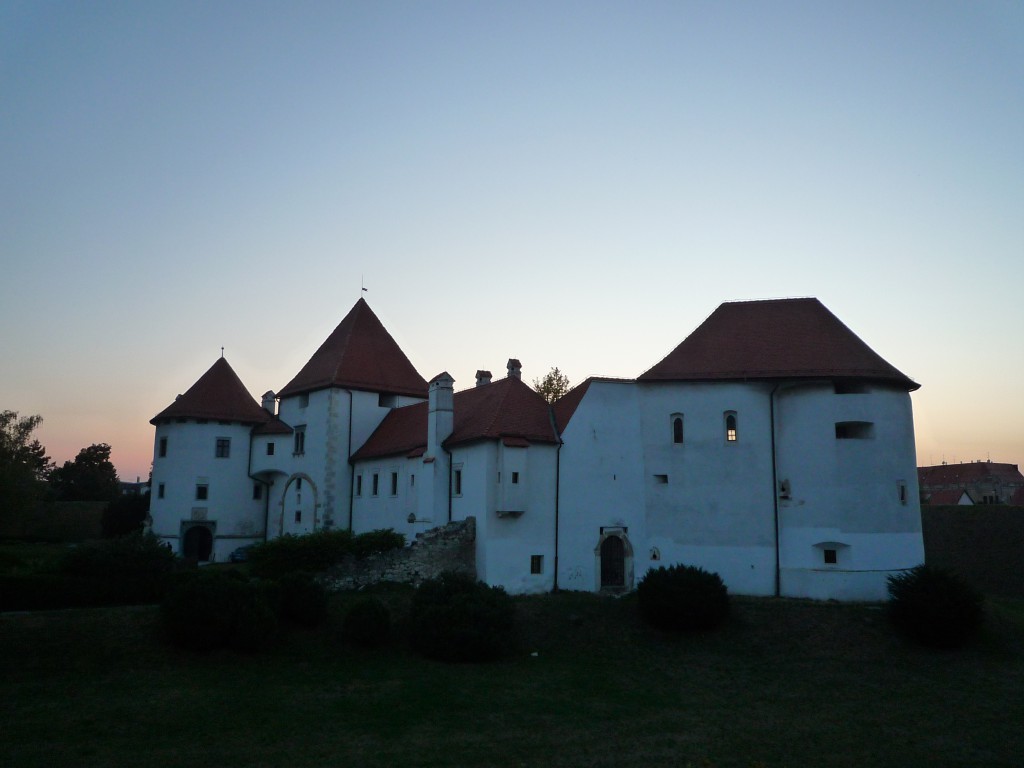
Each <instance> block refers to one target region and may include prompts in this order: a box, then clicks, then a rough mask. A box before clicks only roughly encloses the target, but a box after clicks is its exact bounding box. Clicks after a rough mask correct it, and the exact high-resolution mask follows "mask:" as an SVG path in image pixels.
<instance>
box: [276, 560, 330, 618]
mask: <svg viewBox="0 0 1024 768" xmlns="http://www.w3.org/2000/svg"><path fill="white" fill-rule="evenodd" d="M280 600H281V603H280V605H281V614H282V615H283V616H284V617H285V618H286V619H288V620H289V621H291V622H292V623H294V624H300V625H301V626H304V627H316V626H319V625H321V624H323V623H324V621H325V620H326V619H327V590H326V589H324V586H323V585H322V584H320V583H318V582H317V581H315V580H314V579H313V576H312V574H309V573H291V574H288V575H287V576H285V577H283V578H282V579H281V598H280Z"/></svg>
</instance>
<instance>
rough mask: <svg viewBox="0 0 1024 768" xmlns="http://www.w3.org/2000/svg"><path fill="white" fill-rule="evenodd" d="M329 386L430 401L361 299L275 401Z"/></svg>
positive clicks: (418, 378) (420, 381)
mask: <svg viewBox="0 0 1024 768" xmlns="http://www.w3.org/2000/svg"><path fill="white" fill-rule="evenodd" d="M329 387H339V388H343V389H359V390H365V391H369V392H384V393H388V394H393V395H408V396H410V397H426V396H427V382H426V381H424V379H423V377H422V376H420V375H419V373H417V372H416V369H415V368H414V367H413V365H412V363H411V362H409V358H408V357H406V356H405V353H404V352H403V351H402V350H401V348H400V347H399V346H398V344H397V343H396V342H395V340H394V339H393V338H392V337H391V334H390V333H388V332H387V330H386V329H385V328H384V326H383V324H382V323H381V322H380V320H378V319H377V316H376V315H375V314H374V313H373V310H372V309H370V305H369V304H367V303H366V301H365V300H364V299H362V298H361V299H359V301H357V302H356V303H355V306H354V307H352V309H351V310H350V311H349V313H348V314H347V315H345V318H344V319H343V320H342V321H341V323H339V324H338V327H337V328H335V329H334V331H333V332H332V333H331V335H330V336H328V337H327V340H326V341H325V342H324V343H323V344H321V345H320V348H319V349H318V350H317V351H316V352H314V353H313V356H312V357H311V358H310V359H309V362H307V363H306V364H305V365H304V366H303V367H302V370H301V371H299V373H298V374H297V375H296V376H295V378H293V379H292V380H291V381H290V382H288V384H286V385H285V387H284V388H283V389H282V390H281V391H280V392H278V393H277V396H278V397H289V396H291V395H298V394H301V393H303V392H312V391H315V390H318V389H327V388H329Z"/></svg>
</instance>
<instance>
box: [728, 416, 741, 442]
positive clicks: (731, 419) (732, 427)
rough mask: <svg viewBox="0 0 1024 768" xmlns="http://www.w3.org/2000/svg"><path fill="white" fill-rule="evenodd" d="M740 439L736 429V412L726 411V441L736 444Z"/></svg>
mask: <svg viewBox="0 0 1024 768" xmlns="http://www.w3.org/2000/svg"><path fill="white" fill-rule="evenodd" d="M738 439H739V431H738V430H737V428H736V412H735V411H726V412H725V440H726V442H729V443H735V442H736V441H737V440H738Z"/></svg>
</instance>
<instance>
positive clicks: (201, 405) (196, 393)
mask: <svg viewBox="0 0 1024 768" xmlns="http://www.w3.org/2000/svg"><path fill="white" fill-rule="evenodd" d="M162 419H216V420H218V421H239V422H242V423H243V424H262V423H263V422H265V421H267V420H268V419H270V414H269V413H267V412H266V411H265V410H263V408H262V407H260V404H259V403H257V402H256V400H255V399H254V398H253V396H252V395H250V394H249V391H248V390H247V389H246V388H245V385H244V384H243V383H242V380H241V379H240V378H238V374H236V373H235V371H234V369H233V368H232V367H231V366H230V365H228V361H227V360H225V359H224V358H223V357H221V358H219V359H218V360H217V362H215V363H214V364H213V365H211V366H210V369H209V370H208V371H207V372H206V373H204V374H203V375H202V376H200V377H199V380H198V381H197V382H196V383H195V384H193V385H192V386H191V387H189V388H188V391H187V392H185V394H183V395H178V397H177V399H175V401H174V402H173V403H171V404H170V405H169V406H167V407H166V408H164V409H163V410H162V411H160V413H158V414H157V415H156V416H154V417H153V418H152V419H150V420H149V423H150V424H156V423H157V422H159V421H161V420H162Z"/></svg>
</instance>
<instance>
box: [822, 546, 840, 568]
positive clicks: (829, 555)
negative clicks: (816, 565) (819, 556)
mask: <svg viewBox="0 0 1024 768" xmlns="http://www.w3.org/2000/svg"><path fill="white" fill-rule="evenodd" d="M822 552H823V553H824V555H825V565H835V564H836V562H837V561H836V550H834V549H824V550H822Z"/></svg>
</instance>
